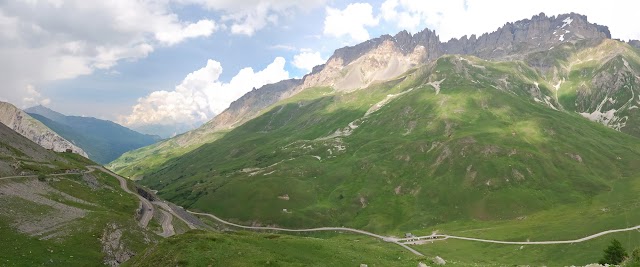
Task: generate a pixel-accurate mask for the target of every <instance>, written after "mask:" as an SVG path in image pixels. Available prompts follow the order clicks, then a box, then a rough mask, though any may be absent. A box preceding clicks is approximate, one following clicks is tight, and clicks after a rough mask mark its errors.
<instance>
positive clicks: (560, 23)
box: [443, 13, 611, 59]
mask: <svg viewBox="0 0 640 267" xmlns="http://www.w3.org/2000/svg"><path fill="white" fill-rule="evenodd" d="M609 38H611V33H610V32H609V28H608V27H606V26H601V25H598V24H594V23H590V22H589V21H588V20H587V16H584V15H580V14H576V13H570V14H562V15H558V16H551V17H548V16H547V15H545V14H544V13H540V14H538V15H535V16H533V17H532V18H531V19H523V20H519V21H516V22H509V23H506V24H505V25H504V26H502V27H500V28H499V29H497V30H496V31H494V32H491V33H485V34H482V35H481V36H480V37H477V38H476V36H475V35H472V36H471V38H467V37H466V36H463V37H462V38H460V39H451V40H449V41H448V42H446V43H444V44H443V49H444V52H445V53H446V54H471V55H475V56H478V57H481V58H487V59H494V58H501V57H505V56H513V55H523V54H527V53H530V52H535V51H542V50H546V49H549V48H551V47H553V46H556V45H559V44H561V43H564V42H573V43H575V42H578V41H581V40H588V41H592V40H596V41H599V40H602V39H609Z"/></svg>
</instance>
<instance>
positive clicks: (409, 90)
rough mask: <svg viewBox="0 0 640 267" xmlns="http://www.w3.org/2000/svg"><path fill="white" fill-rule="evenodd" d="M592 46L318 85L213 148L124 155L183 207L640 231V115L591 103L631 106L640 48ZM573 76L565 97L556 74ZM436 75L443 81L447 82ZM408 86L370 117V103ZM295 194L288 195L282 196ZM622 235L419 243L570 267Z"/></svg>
mask: <svg viewBox="0 0 640 267" xmlns="http://www.w3.org/2000/svg"><path fill="white" fill-rule="evenodd" d="M587 45H588V44H576V45H575V46H574V45H565V46H562V47H558V48H554V49H552V50H550V51H549V52H541V53H539V54H536V55H533V56H532V57H531V58H527V59H525V62H521V61H512V62H488V61H483V60H480V59H477V58H474V57H464V58H461V57H459V56H445V57H442V58H440V59H439V60H438V61H437V62H435V63H433V64H430V65H428V66H424V67H421V68H419V69H416V70H415V71H413V72H409V73H407V74H406V75H404V76H402V77H400V78H399V79H397V80H393V81H388V82H384V83H379V84H376V85H374V86H371V87H370V88H367V89H365V90H359V91H355V92H349V93H344V92H336V91H333V90H331V89H330V88H309V89H306V90H305V91H303V92H301V93H300V94H298V95H296V96H295V97H292V98H290V99H287V100H284V101H281V102H279V103H277V104H276V105H274V106H273V107H271V108H270V109H267V110H265V111H264V112H263V113H262V114H261V115H260V116H258V117H256V118H255V119H253V120H250V121H248V122H246V123H244V124H243V125H241V126H239V127H237V128H235V129H233V130H231V131H229V132H228V133H224V135H219V136H217V137H216V139H215V140H213V141H212V142H210V143H208V144H204V145H202V146H200V147H198V148H193V149H191V148H190V149H189V151H183V152H184V153H183V154H180V155H179V156H175V157H173V156H172V157H165V158H162V159H159V158H161V157H152V159H151V161H152V162H155V163H154V164H156V163H157V165H154V166H153V167H152V168H146V169H145V168H140V166H141V165H138V166H137V165H135V164H133V165H130V166H125V165H123V166H124V168H139V169H137V170H136V171H137V172H138V174H137V175H139V176H144V177H145V179H144V180H142V181H141V183H142V184H144V185H147V186H149V187H150V188H153V189H157V190H159V195H160V196H162V197H164V198H166V199H168V200H170V201H172V202H174V203H176V204H178V205H181V206H184V207H186V208H188V209H191V210H200V211H206V212H211V213H214V214H216V215H218V216H220V217H222V218H225V219H228V220H230V221H233V222H237V223H242V224H261V225H280V226H285V227H290V228H302V227H314V226H349V227H352V228H359V229H365V230H369V231H372V232H375V233H379V234H389V235H396V236H398V235H402V234H403V233H404V232H414V233H417V234H430V233H431V232H433V231H440V232H442V233H446V234H452V235H460V236H469V237H478V238H488V239H497V240H517V241H524V240H527V239H531V240H563V239H576V238H581V237H584V236H587V235H590V234H594V233H597V232H600V231H604V230H608V229H613V228H625V227H629V226H634V225H637V224H640V216H639V215H638V214H640V212H639V211H640V210H639V206H638V204H639V202H638V200H637V195H638V193H640V175H639V174H640V164H638V163H639V162H640V142H638V139H637V138H636V137H633V136H632V135H634V134H635V132H634V131H633V130H632V129H633V127H636V126H635V124H634V123H635V121H634V119H633V118H635V117H634V116H635V115H634V114H635V113H633V112H635V111H633V110H626V111H624V112H626V113H624V112H623V113H620V114H618V115H620V116H622V115H628V116H630V118H631V119H629V120H628V121H627V122H628V125H629V127H628V128H627V130H625V129H624V128H623V129H622V131H623V132H625V133H629V134H631V135H628V134H624V133H620V132H617V131H614V130H612V129H609V128H607V127H605V126H603V125H600V124H598V123H594V122H591V121H589V120H587V119H585V118H583V117H582V116H580V115H579V114H577V113H576V112H584V111H589V109H590V108H593V107H594V105H595V106H597V105H599V104H600V103H601V102H602V99H604V98H605V97H614V98H616V99H618V98H619V99H621V100H620V102H616V103H610V104H607V105H610V106H606V108H607V109H608V108H609V107H615V108H620V107H622V106H621V105H622V104H624V103H626V102H621V101H622V100H623V99H626V98H629V97H630V96H632V94H631V91H629V90H626V89H629V88H637V86H636V84H635V81H634V80H633V79H631V80H630V79H629V77H627V76H628V75H627V76H625V75H626V74H624V75H623V74H620V73H618V70H621V69H623V68H626V66H625V64H624V62H625V61H628V63H629V64H631V67H632V68H633V69H640V65H638V62H640V61H638V58H639V57H638V55H637V53H635V52H634V53H631V54H629V53H630V52H629V51H630V50H629V49H628V47H626V45H614V44H612V43H610V42H604V43H603V44H601V45H598V46H595V48H594V49H595V50H592V49H591V48H589V47H586V48H585V46H587ZM585 51H591V52H589V53H586V52H585ZM616 53H617V54H616ZM616 55H617V56H616ZM590 57H594V58H595V59H594V60H591V59H589V58H590ZM532 62H533V63H535V64H533V63H532ZM532 66H533V67H532ZM534 67H535V68H534ZM545 68H547V69H545ZM554 68H557V69H560V71H559V73H558V74H557V75H558V76H556V74H555V73H554ZM619 74H620V75H621V76H619ZM597 75H603V76H607V75H613V76H612V77H614V78H613V79H610V81H611V82H612V83H613V82H614V80H615V82H616V83H617V82H618V81H620V83H619V84H616V85H615V87H616V88H613V87H612V88H613V91H616V90H618V91H616V92H614V93H615V94H613V93H612V94H611V95H606V94H603V92H604V91H603V90H601V89H602V88H600V87H598V86H596V85H595V84H596V83H597V82H594V79H595V78H594V77H595V76H597ZM618 77H619V78H621V79H617V78H618ZM562 78H564V82H563V83H562V85H561V87H560V90H559V91H557V92H556V90H555V89H554V88H553V87H554V86H555V85H556V80H555V79H560V80H562ZM607 79H608V78H607ZM607 79H604V80H603V79H600V81H608V80H607ZM430 81H443V82H442V83H441V85H440V87H441V90H440V92H439V93H436V92H435V90H434V89H435V88H433V87H432V86H430V85H428V83H429V82H430ZM605 89H606V88H605ZM623 89H625V90H626V91H625V90H623ZM402 92H405V94H403V95H402V96H399V97H397V98H395V99H393V100H392V101H390V102H389V103H388V104H386V105H385V106H384V107H382V108H381V109H379V110H378V111H376V112H375V113H373V114H371V115H369V116H366V117H365V113H366V112H367V110H369V108H370V107H372V106H373V105H375V104H376V103H379V102H380V101H382V100H383V99H385V98H387V97H388V96H389V95H394V94H398V93H402ZM593 92H595V93H593ZM592 93H593V94H592ZM589 94H592V95H589ZM545 102H546V103H545ZM550 106H551V107H550ZM554 108H555V109H558V110H554ZM605 110H606V109H603V111H605ZM591 111H593V110H591ZM352 122H353V123H355V125H357V126H358V127H357V128H356V129H354V130H353V132H352V134H351V135H344V136H342V137H340V138H329V139H327V138H324V137H327V136H329V135H331V134H333V133H336V131H337V130H338V129H340V130H342V129H345V127H347V126H348V125H349V124H350V123H352ZM352 125H353V124H352ZM160 153H162V152H160ZM317 157H319V158H320V160H318V159H317ZM285 194H286V195H288V196H289V199H288V200H285V199H282V198H281V197H280V196H283V195H285ZM312 236H314V237H316V236H315V235H312ZM612 237H617V238H620V239H624V240H626V241H625V242H626V243H625V245H627V246H637V244H638V241H639V240H638V234H637V233H636V232H633V233H624V234H616V235H612V236H606V237H603V238H599V239H596V240H593V241H589V242H585V243H582V244H575V245H552V246H540V247H538V246H536V247H533V246H525V247H523V248H522V250H521V249H520V247H519V246H507V245H491V244H480V243H470V242H465V241H455V240H449V241H445V242H442V243H437V244H433V245H429V246H422V247H418V248H419V249H420V250H422V251H424V252H425V254H427V255H428V256H435V255H439V256H442V257H443V258H445V259H450V260H451V263H452V264H453V265H454V266H456V265H461V266H468V265H473V264H472V263H474V262H477V263H478V264H480V265H483V264H489V265H490V264H493V265H498V266H500V265H507V264H531V265H542V264H549V265H553V266H555V265H565V264H566V265H570V264H587V263H591V262H595V261H597V259H598V258H599V257H600V253H599V252H600V251H601V250H602V249H603V248H604V247H606V243H608V242H609V239H610V238H612ZM219 238H223V239H224V238H226V237H219ZM239 238H240V237H239ZM318 238H320V239H323V240H324V241H326V242H331V240H333V238H336V237H335V236H331V235H327V236H320V237H318ZM240 239H241V238H240ZM177 240H179V241H175V242H177V243H176V244H180V245H184V243H179V242H187V241H184V240H182V239H180V238H177ZM194 243H196V244H197V243H198V242H196V241H194ZM634 244H635V245H634ZM162 246H167V247H168V246H169V245H166V244H162V245H161V247H159V249H158V250H157V251H163V249H164V250H167V248H163V247H162ZM185 246H187V245H185ZM201 246H203V247H205V245H201ZM154 251H155V250H152V251H151V252H150V253H156V252H154ZM158 253H159V252H158ZM184 253H185V254H184V255H181V256H176V257H175V258H171V259H169V258H167V257H164V258H163V260H164V262H170V263H172V264H173V263H175V264H182V263H184V264H209V263H206V262H204V261H203V262H197V261H196V262H194V259H193V258H194V257H196V256H195V255H197V254H198V253H202V251H199V250H193V251H191V252H186V251H185V252H184ZM153 255H155V254H153ZM190 255H191V256H190ZM218 257H219V255H218ZM265 257H266V256H265ZM265 257H260V259H265ZM498 257H499V258H501V260H497V261H496V258H498ZM222 258H223V259H224V257H222ZM214 259H216V260H217V259H218V258H214ZM182 261H184V262H182ZM210 263H213V261H212V262H210ZM215 263H218V262H215ZM224 263H227V262H224ZM253 263H254V264H261V265H264V264H266V262H261V263H258V262H253ZM414 265H415V263H414Z"/></svg>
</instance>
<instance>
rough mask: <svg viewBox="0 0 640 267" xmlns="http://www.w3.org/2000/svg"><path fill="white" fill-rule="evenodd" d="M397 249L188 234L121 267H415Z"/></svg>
mask: <svg viewBox="0 0 640 267" xmlns="http://www.w3.org/2000/svg"><path fill="white" fill-rule="evenodd" d="M419 262H425V263H429V264H430V263H431V260H430V259H427V258H425V257H418V256H415V255H413V254H411V253H410V252H408V251H405V250H403V249H402V248H401V247H399V246H395V245H392V244H389V243H384V242H382V241H376V240H373V239H369V238H366V237H365V238H363V237H358V236H348V235H347V236H333V237H306V236H292V235H281V234H255V233H247V232H232V233H225V234H223V233H213V232H201V231H200V232H198V231H192V232H189V233H186V234H184V235H180V236H176V237H172V238H170V239H167V240H164V241H163V242H161V243H159V244H158V245H155V246H152V247H150V248H149V249H147V250H146V251H145V252H144V253H143V254H141V255H140V256H139V257H135V258H134V259H132V261H131V262H128V263H127V264H126V265H125V266H360V264H367V265H368V266H412V267H413V266H417V265H418V263H419Z"/></svg>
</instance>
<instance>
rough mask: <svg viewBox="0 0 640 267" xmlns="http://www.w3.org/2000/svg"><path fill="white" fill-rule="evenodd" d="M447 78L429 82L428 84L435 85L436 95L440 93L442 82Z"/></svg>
mask: <svg viewBox="0 0 640 267" xmlns="http://www.w3.org/2000/svg"><path fill="white" fill-rule="evenodd" d="M445 79H446V78H444V79H442V80H439V81H435V82H430V83H428V85H431V86H433V88H434V89H435V90H436V95H437V94H439V93H440V84H441V83H442V82H444V80H445Z"/></svg>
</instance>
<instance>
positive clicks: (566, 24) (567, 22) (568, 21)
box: [560, 17, 573, 28]
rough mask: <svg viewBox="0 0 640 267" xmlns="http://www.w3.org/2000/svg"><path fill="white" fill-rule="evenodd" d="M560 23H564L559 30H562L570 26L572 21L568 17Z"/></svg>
mask: <svg viewBox="0 0 640 267" xmlns="http://www.w3.org/2000/svg"><path fill="white" fill-rule="evenodd" d="M562 22H564V24H563V25H562V27H560V28H564V27H567V26H569V25H570V24H571V22H573V19H572V18H570V17H568V18H566V19H564V20H563V21H562Z"/></svg>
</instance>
